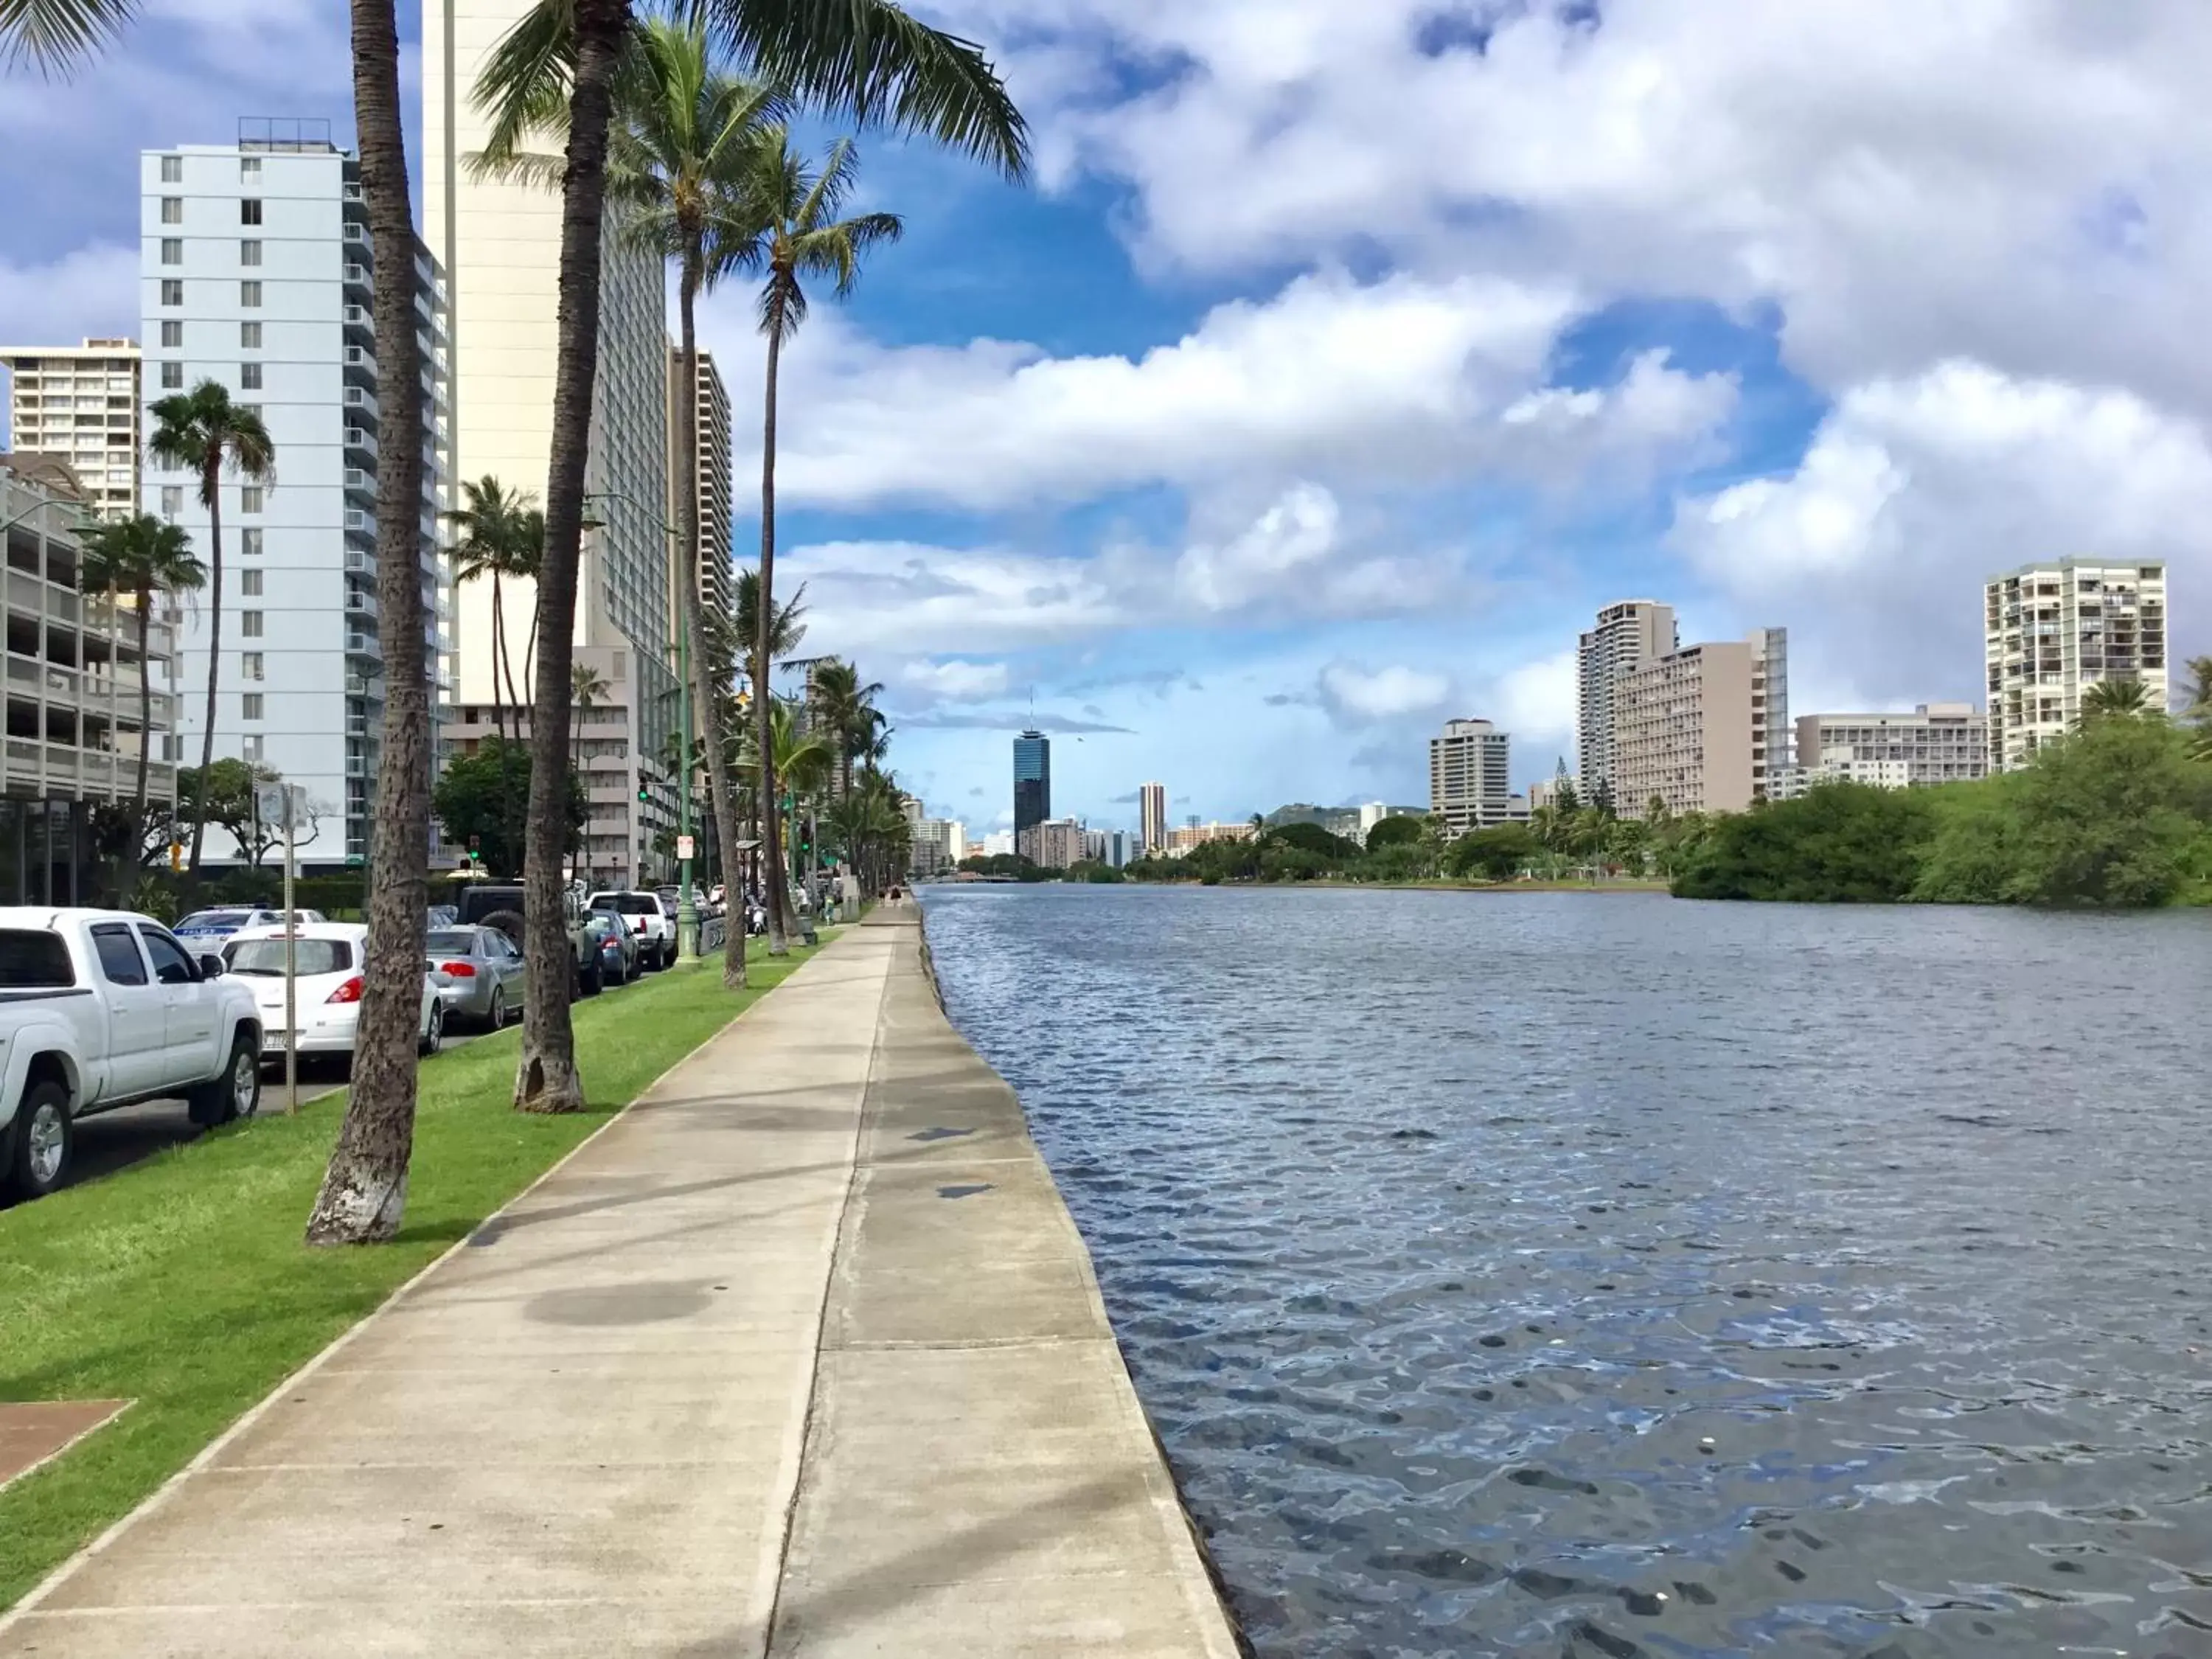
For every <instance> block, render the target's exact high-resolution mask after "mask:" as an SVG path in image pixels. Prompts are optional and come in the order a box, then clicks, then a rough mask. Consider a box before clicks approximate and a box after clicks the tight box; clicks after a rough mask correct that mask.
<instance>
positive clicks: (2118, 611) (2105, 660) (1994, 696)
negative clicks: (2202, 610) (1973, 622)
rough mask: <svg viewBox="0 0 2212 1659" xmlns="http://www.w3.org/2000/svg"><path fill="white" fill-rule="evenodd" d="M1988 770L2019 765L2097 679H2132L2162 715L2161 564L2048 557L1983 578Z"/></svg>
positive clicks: (2062, 725) (2072, 717) (2166, 682)
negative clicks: (1987, 690)
mask: <svg viewBox="0 0 2212 1659" xmlns="http://www.w3.org/2000/svg"><path fill="white" fill-rule="evenodd" d="M1982 633H1983V662H1984V666H1985V668H1986V670H1987V673H1988V678H1987V684H1988V687H1989V694H1990V768H1991V769H1992V770H1995V771H2000V772H2003V771H2009V770H2011V769H2013V768H2015V767H2019V766H2025V765H2027V763H2028V762H2029V761H2030V760H2032V759H2033V758H2034V756H2035V751H2036V750H2038V749H2039V748H2040V747H2041V746H2042V745H2043V744H2046V743H2049V742H2050V741H2051V739H2052V738H2057V737H2062V736H2063V735H2064V734H2065V733H2066V732H2068V731H2069V730H2071V729H2072V727H2073V726H2074V725H2075V722H2077V721H2078V720H2080V719H2081V697H2082V694H2083V693H2085V692H2086V691H2087V690H2088V689H2089V688H2090V687H2091V686H2093V685H2094V684H2097V682H2098V681H2100V680H2137V681H2140V682H2141V683H2142V686H2143V689H2144V691H2145V693H2146V694H2147V698H2148V703H2149V706H2150V707H2151V708H2155V709H2158V710H2160V711H2161V712H2163V710H2164V709H2165V708H2166V697H2167V695H2168V692H2169V690H2170V686H2171V681H2170V679H2169V678H2168V670H2167V667H2166V566H2165V565H2164V564H2163V563H2162V562H2158V561H2155V560H2145V561H2142V562H2138V563H2129V564H2119V563H2109V562H2106V561H2103V560H2100V559H2054V560H2047V561H2045V562H2041V563H2037V564H2027V565H2022V566H2021V568H2019V569H2017V570H2013V571H2008V572H2007V573H2006V574H2003V575H2001V576H1992V577H1990V580H1989V581H1988V582H1987V583H1986V584H1985V585H1984V587H1983V590H1982Z"/></svg>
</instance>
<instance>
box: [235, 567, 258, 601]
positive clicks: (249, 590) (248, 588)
mask: <svg viewBox="0 0 2212 1659" xmlns="http://www.w3.org/2000/svg"><path fill="white" fill-rule="evenodd" d="M238 591H239V592H240V593H242V594H244V595H245V596H246V598H247V599H259V598H260V597H261V573H260V572H259V571H258V570H241V571H240V572H239V573H238Z"/></svg>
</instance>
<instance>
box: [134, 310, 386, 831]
mask: <svg viewBox="0 0 2212 1659" xmlns="http://www.w3.org/2000/svg"><path fill="white" fill-rule="evenodd" d="M407 268H409V267H405V266H403V267H402V269H407ZM153 416H154V421H155V426H154V435H153V437H152V438H151V439H149V441H148V443H147V447H148V448H149V449H150V450H151V451H152V452H153V454H154V459H155V460H157V461H160V462H161V463H162V464H163V465H167V466H173V467H177V468H179V469H185V470H189V471H192V472H194V473H196V474H197V475H198V477H199V481H200V503H201V505H202V506H204V507H206V508H207V510H208V553H209V560H208V562H209V579H208V600H209V602H208V678H207V724H206V727H205V729H204V731H203V732H201V734H200V772H201V774H202V775H205V774H206V772H207V769H208V768H209V767H210V766H211V765H213V764H214V763H215V699H216V688H217V687H218V686H219V685H221V684H222V477H223V474H224V473H225V472H226V471H228V472H231V473H234V474H236V475H237V476H238V477H243V478H251V479H252V480H253V481H254V482H255V483H261V484H266V483H270V482H271V481H272V480H273V479H274V478H275V477H276V446H275V445H274V444H273V443H271V442H270V441H269V428H267V427H265V426H264V425H263V424H262V423H261V417H260V416H258V415H257V414H255V413H254V412H253V411H252V410H249V409H247V408H246V407H244V406H243V405H242V404H234V403H233V402H231V400H230V393H229V392H228V390H227V389H226V388H225V387H224V386H222V383H221V382H220V381H216V380H202V381H201V382H200V383H199V384H198V385H197V386H194V387H193V388H192V389H191V391H190V392H179V393H178V394H177V395H176V396H175V397H173V398H162V399H161V401H160V402H159V403H157V404H155V405H154V408H153ZM413 521H414V520H413V516H412V514H411V513H410V516H409V520H408V522H409V523H410V524H412V523H413ZM206 836H207V817H206V815H205V814H204V813H201V814H197V815H196V816H195V817H193V819H192V855H191V867H192V868H193V869H194V870H197V869H198V868H199V867H200V848H201V845H202V843H203V842H204V841H205V839H206Z"/></svg>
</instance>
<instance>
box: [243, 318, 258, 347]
mask: <svg viewBox="0 0 2212 1659" xmlns="http://www.w3.org/2000/svg"><path fill="white" fill-rule="evenodd" d="M238 343H239V348H240V349H241V350H245V351H258V350H260V349H261V325H260V324H258V323H240V325H238Z"/></svg>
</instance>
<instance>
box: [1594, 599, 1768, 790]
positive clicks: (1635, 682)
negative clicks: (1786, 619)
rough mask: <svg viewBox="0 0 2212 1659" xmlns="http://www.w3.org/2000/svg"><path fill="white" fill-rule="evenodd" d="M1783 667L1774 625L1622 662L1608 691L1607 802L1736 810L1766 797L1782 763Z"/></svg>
mask: <svg viewBox="0 0 2212 1659" xmlns="http://www.w3.org/2000/svg"><path fill="white" fill-rule="evenodd" d="M1789 672H1790V670H1789V639H1788V635H1787V633H1786V632H1785V630H1784V629H1779V628H1763V629H1758V630H1756V631H1755V632H1753V633H1752V634H1751V635H1748V636H1747V638H1745V639H1742V640H1740V641H1716V642H1712V643H1709V644H1705V645H1692V646H1685V647H1683V648H1682V649H1680V650H1679V651H1674V652H1670V653H1668V654H1667V655H1665V656H1662V657H1660V658H1658V659H1655V660H1653V661H1651V662H1648V663H1645V664H1644V665H1641V666H1639V667H1637V668H1634V669H1632V670H1631V671H1629V672H1628V673H1627V674H1626V675H1625V676H1624V677H1623V678H1621V680H1620V683H1619V684H1618V685H1617V686H1616V687H1615V688H1614V694H1613V729H1612V733H1611V743H1612V763H1613V806H1614V810H1615V811H1618V812H1619V813H1620V815H1621V816H1622V817H1644V815H1645V814H1646V813H1647V812H1648V811H1650V806H1651V804H1652V803H1653V802H1654V801H1656V802H1658V803H1660V804H1661V805H1663V806H1664V807H1665V808H1666V810H1667V811H1669V812H1677V813H1680V812H1741V811H1744V810H1745V809H1746V808H1747V807H1748V806H1750V805H1751V804H1752V802H1753V801H1754V800H1765V799H1769V798H1770V797H1771V795H1772V794H1773V793H1775V786H1776V785H1777V783H1778V781H1779V775H1780V773H1781V771H1782V770H1783V769H1785V768H1787V767H1788V766H1789V764H1790V750H1789V731H1790V724H1789V722H1790V705H1789V683H1790V681H1789Z"/></svg>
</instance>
